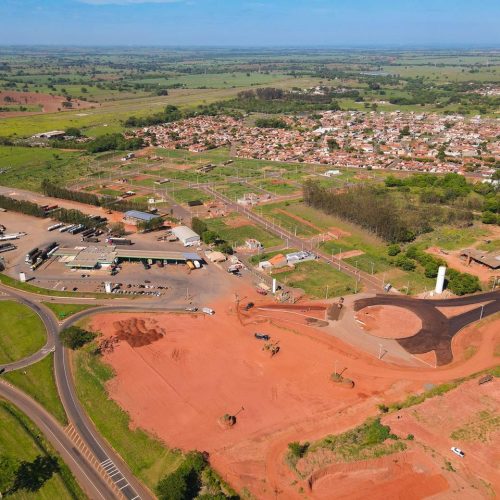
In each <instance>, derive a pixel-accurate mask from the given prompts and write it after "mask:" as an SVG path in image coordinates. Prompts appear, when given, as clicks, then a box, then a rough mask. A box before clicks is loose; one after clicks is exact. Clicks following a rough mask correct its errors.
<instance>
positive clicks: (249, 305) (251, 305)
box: [245, 302, 254, 311]
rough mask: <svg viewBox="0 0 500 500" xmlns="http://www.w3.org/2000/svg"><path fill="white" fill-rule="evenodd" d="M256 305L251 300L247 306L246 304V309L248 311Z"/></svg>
mask: <svg viewBox="0 0 500 500" xmlns="http://www.w3.org/2000/svg"><path fill="white" fill-rule="evenodd" d="M253 306H254V303H253V302H249V303H248V304H247V305H246V306H245V311H248V310H250V309H252V307H253Z"/></svg>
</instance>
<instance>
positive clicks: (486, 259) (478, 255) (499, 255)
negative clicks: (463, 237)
mask: <svg viewBox="0 0 500 500" xmlns="http://www.w3.org/2000/svg"><path fill="white" fill-rule="evenodd" d="M460 256H461V257H465V259H466V260H467V265H470V264H471V262H472V261H474V262H476V263H478V264H482V265H483V266H486V267H488V268H490V269H491V270H495V271H496V270H497V269H500V252H483V251H481V250H477V249H475V248H467V249H465V250H462V251H461V252H460Z"/></svg>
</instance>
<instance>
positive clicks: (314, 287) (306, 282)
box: [276, 261, 361, 299]
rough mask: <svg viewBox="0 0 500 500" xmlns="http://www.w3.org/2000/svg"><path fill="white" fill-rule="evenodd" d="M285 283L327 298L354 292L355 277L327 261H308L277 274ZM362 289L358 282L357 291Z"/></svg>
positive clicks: (310, 294) (312, 296) (310, 295)
mask: <svg viewBox="0 0 500 500" xmlns="http://www.w3.org/2000/svg"><path fill="white" fill-rule="evenodd" d="M276 278H277V279H278V280H279V281H281V282H282V283H284V284H285V285H288V286H291V287H294V288H301V289H302V290H304V292H305V293H306V294H307V295H308V296H309V297H311V298H313V299H325V298H332V297H338V296H341V295H347V294H350V293H354V291H355V290H356V282H355V280H354V278H351V277H350V276H347V275H346V274H344V273H342V272H340V271H338V270H337V269H335V268H334V267H333V266H331V265H329V264H326V263H325V262H318V261H308V262H303V263H301V264H297V266H296V267H295V269H293V270H290V271H285V272H280V273H277V274H276ZM360 290H361V285H360V284H358V286H357V291H358V292H359V291H360Z"/></svg>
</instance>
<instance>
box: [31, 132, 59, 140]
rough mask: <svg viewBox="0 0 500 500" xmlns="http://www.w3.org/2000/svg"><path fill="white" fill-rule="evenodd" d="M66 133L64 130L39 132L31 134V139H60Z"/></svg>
mask: <svg viewBox="0 0 500 500" xmlns="http://www.w3.org/2000/svg"><path fill="white" fill-rule="evenodd" d="M65 135H66V132H65V131H64V130H51V131H50V132H40V133H39V134H35V135H33V136H32V138H33V139H62V138H63V137H64V136H65Z"/></svg>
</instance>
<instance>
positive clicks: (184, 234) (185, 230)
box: [172, 226, 200, 247]
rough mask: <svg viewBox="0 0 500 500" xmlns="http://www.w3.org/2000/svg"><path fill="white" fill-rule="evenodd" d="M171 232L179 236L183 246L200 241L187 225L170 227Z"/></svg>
mask: <svg viewBox="0 0 500 500" xmlns="http://www.w3.org/2000/svg"><path fill="white" fill-rule="evenodd" d="M172 234H173V235H174V236H177V238H179V241H180V242H182V244H183V245H184V246H185V247H190V246H192V245H197V244H198V243H199V242H200V236H199V235H198V234H196V233H195V232H194V231H193V230H192V229H191V228H189V227H187V226H177V227H174V228H172Z"/></svg>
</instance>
